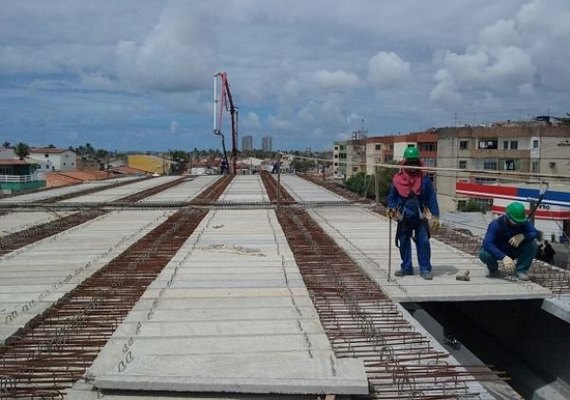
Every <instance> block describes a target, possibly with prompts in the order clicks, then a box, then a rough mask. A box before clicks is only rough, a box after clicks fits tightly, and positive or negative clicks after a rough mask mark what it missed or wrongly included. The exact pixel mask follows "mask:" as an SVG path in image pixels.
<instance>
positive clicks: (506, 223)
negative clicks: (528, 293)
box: [479, 201, 540, 281]
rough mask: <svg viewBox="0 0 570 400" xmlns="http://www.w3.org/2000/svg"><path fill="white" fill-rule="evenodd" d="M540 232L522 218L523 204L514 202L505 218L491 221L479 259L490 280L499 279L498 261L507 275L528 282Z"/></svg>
mask: <svg viewBox="0 0 570 400" xmlns="http://www.w3.org/2000/svg"><path fill="white" fill-rule="evenodd" d="M539 237H540V232H539V231H538V230H537V229H536V228H535V227H534V225H532V224H531V222H530V221H529V220H528V219H527V217H526V215H525V210H524V205H522V203H519V202H516V201H515V202H513V203H511V204H509V205H508V206H507V208H506V212H505V214H504V215H502V216H500V217H499V218H497V219H496V220H494V221H492V222H491V223H490V224H489V227H488V228H487V233H486V234H485V239H483V245H482V246H481V252H480V253H479V258H480V259H481V261H483V262H484V263H485V264H486V265H487V268H488V269H489V275H488V276H489V277H491V278H500V277H501V276H502V274H501V271H499V264H498V262H499V261H501V262H502V264H503V271H504V273H505V274H507V275H514V274H516V276H517V278H518V279H520V280H521V281H528V279H529V278H528V275H527V272H528V270H529V269H530V266H531V264H532V259H533V258H534V257H535V256H536V252H537V250H538V243H537V241H536V240H537V239H539Z"/></svg>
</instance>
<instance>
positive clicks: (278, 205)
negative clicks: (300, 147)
mask: <svg viewBox="0 0 570 400" xmlns="http://www.w3.org/2000/svg"><path fill="white" fill-rule="evenodd" d="M280 206H281V154H279V156H278V157H277V211H279V207H280Z"/></svg>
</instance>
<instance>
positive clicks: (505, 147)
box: [503, 140, 509, 150]
mask: <svg viewBox="0 0 570 400" xmlns="http://www.w3.org/2000/svg"><path fill="white" fill-rule="evenodd" d="M508 149H509V141H508V140H505V141H504V142H503V150H508Z"/></svg>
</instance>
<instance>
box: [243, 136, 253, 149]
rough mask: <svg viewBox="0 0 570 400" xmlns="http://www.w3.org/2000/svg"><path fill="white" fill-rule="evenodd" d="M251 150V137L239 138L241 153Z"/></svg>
mask: <svg viewBox="0 0 570 400" xmlns="http://www.w3.org/2000/svg"><path fill="white" fill-rule="evenodd" d="M251 150H253V136H244V137H242V138H241V151H251Z"/></svg>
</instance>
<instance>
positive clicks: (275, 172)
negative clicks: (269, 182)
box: [271, 161, 279, 174]
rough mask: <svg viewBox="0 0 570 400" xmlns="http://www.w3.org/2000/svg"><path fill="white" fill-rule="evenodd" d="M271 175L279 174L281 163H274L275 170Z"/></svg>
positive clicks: (273, 169) (272, 170)
mask: <svg viewBox="0 0 570 400" xmlns="http://www.w3.org/2000/svg"><path fill="white" fill-rule="evenodd" d="M271 173H272V174H277V173H279V161H275V162H274V163H273V168H272V169H271Z"/></svg>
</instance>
